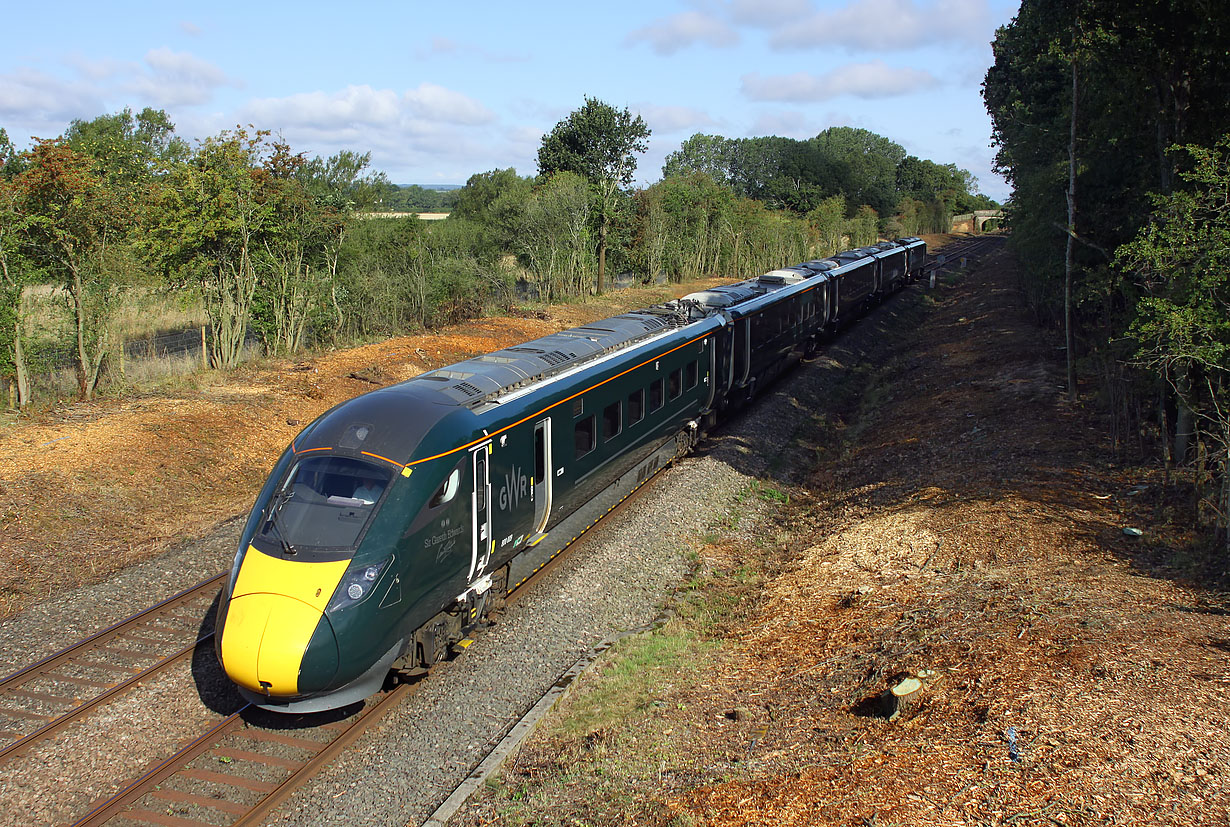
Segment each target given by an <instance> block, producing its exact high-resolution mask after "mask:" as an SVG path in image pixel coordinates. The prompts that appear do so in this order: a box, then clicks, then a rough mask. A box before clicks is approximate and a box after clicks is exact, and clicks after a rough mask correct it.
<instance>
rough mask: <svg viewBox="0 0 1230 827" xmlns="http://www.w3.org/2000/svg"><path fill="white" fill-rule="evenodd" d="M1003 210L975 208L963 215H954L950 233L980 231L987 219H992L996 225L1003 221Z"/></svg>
mask: <svg viewBox="0 0 1230 827" xmlns="http://www.w3.org/2000/svg"><path fill="white" fill-rule="evenodd" d="M1003 220H1004V211H1003V210H975V211H974V212H967V213H966V214H965V215H954V216H953V217H952V226H951V228H950V229H949V232H950V233H980V232H982V229H983V227H985V226H986V224H987V222H988V221H994V222H995V226H996V227H998V226H1000V225H1001V224H1002V223H1003Z"/></svg>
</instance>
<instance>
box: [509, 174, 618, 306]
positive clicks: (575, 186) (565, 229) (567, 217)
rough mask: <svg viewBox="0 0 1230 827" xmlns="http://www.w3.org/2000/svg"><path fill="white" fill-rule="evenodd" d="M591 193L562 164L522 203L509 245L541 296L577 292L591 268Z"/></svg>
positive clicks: (586, 184) (584, 182)
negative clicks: (512, 247) (514, 242)
mask: <svg viewBox="0 0 1230 827" xmlns="http://www.w3.org/2000/svg"><path fill="white" fill-rule="evenodd" d="M592 195H593V193H592V185H591V182H589V181H587V180H586V179H585V178H584V177H582V176H581V175H578V174H577V173H574V172H569V171H567V170H564V171H561V172H556V173H555V174H553V175H551V176H549V177H547V178H546V179H545V180H544V181H542V182H541V183H540V184H539V186H538V187H537V188H535V190H534V192H533V194H532V195H531V196H530V197H529V199H528V200H527V201H526V203H525V208H524V211H523V212H522V214H521V219H520V230H519V232H518V233H517V235H516V237H517V241H516V244H515V245H514V249H515V250H516V252H517V255H518V258H520V259H521V260H522V261H523V262H524V263H525V265H526V266H527V267H528V268H529V270H530V272H531V273H533V274H534V277H535V281H536V282H537V284H538V288H539V295H540V297H541V298H542V299H544V300H546V301H552V300H554V299H557V298H560V297H561V296H569V295H579V294H580V293H581V292H583V291H584V290H585V288H586V286H587V285H588V284H589V279H590V277H591V276H592V275H593V273H594V271H595V269H596V266H597V262H595V260H594V245H593V239H592V236H591V233H590V227H591V225H592V224H593V221H592V217H591V210H592V209H593V205H594V199H593V197H592Z"/></svg>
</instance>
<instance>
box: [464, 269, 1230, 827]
mask: <svg viewBox="0 0 1230 827" xmlns="http://www.w3.org/2000/svg"><path fill="white" fill-rule="evenodd" d="M1014 284H1015V272H1014V271H1013V270H1012V268H1011V265H1010V262H1008V260H1007V258H1006V257H1003V256H1001V257H998V258H995V259H991V260H988V261H986V262H984V264H983V266H982V267H981V268H980V269H979V271H978V272H975V273H972V274H969V275H967V276H965V277H963V279H961V280H960V281H958V282H957V283H956V284H955V285H952V286H943V285H942V286H941V288H940V289H939V290H937V291H935V293H933V294H928V295H927V296H926V297H923V298H922V299H921V300H922V301H923V302H924V303H931V302H934V303H935V305H936V306H934V307H933V308H932V309H931V310H929V311H927V313H926V315H925V316H924V319H925V324H924V325H923V326H922V327H921V329H919V330H918V331H917V332H916V334H912V336H913V337H914V339H915V341H914V342H913V344H912V345H909V346H905V347H898V348H897V349H896V355H895V356H894V357H891V358H889V359H888V360H887V361H886V362H885V363H884V364H882V365H879V366H877V367H876V368H873V372H872V375H871V377H870V379H869V381H868V385H867V388H866V389H865V391H864V392H863V394H862V397H861V399H859V400H855V401H854V403H853V404H851V405H848V406H847V408H845V409H843V408H841V407H840V405H839V406H838V407H837V408H836V409H834V410H832V411H830V412H828V413H826V414H825V418H826V419H827V420H828V421H829V423H830V427H829V428H828V432H827V433H818V434H817V435H816V443H817V444H816V446H815V448H816V453H817V455H818V457H819V458H820V459H819V461H818V462H817V463H816V464H815V466H814V470H813V471H812V472H811V473H810V475H808V477H807V478H806V480H805V481H804V483H803V484H801V485H797V486H795V487H794V488H793V489H792V490H790V494H791V502H790V504H789V505H786V506H784V507H783V508H782V510H781V513H780V515H779V517H778V522H779V525H778V526H777V529H776V531H775V533H774V532H770V533H768V534H767V536H766V542H765V543H764V546H763V547H762V548H759V549H756V548H746V547H732V546H731V545H729V544H724V543H722V542H721V541H720V540H719V541H717V542H716V543H715V544H713V545H710V546H707V547H705V548H702V549H700V555H701V560H702V564H703V566H704V567H707V568H708V569H709V570H711V571H713V572H715V573H716V575H715V576H716V582H717V583H718V584H720V585H722V586H723V587H724V588H726V589H727V590H728V595H727V599H728V600H729V601H731V602H733V603H735V604H737V605H740V606H745V607H746V610H745V611H737V612H735V613H734V615H733V617H732V618H731V619H730V620H729V621H728V622H727V623H726V624H725V626H724V627H723V628H721V629H719V630H717V632H716V633H715V635H716V637H718V638H720V639H722V640H724V641H728V642H731V641H733V643H728V644H727V645H725V646H724V648H723V650H722V651H723V652H724V653H725V654H724V656H723V657H722V658H721V659H720V661H719V662H718V663H717V664H716V665H714V666H712V667H710V668H704V669H702V670H697V673H696V674H694V675H692V676H690V678H689V679H688V680H686V681H683V682H682V683H681V682H679V681H677V680H676V681H673V682H667V683H665V684H664V685H662V686H661V687H659V689H660V694H657V695H656V696H655V697H654V699H653V703H652V704H651V705H649V706H647V707H645V708H643V709H641V708H638V709H637V710H636V711H635V712H634V713H633V719H632V720H630V721H628V723H627V725H626V726H625V727H616V728H615V729H614V730H607V731H596V732H588V733H587V732H585V731H581V732H580V733H578V732H576V731H575V730H576V727H577V726H578V724H577V723H575V722H574V723H572V724H569V723H568V722H567V715H568V714H569V712H570V711H571V710H574V709H580V710H584V709H585V708H586V706H585V705H586V704H587V703H590V702H589V701H588V700H587V699H586V695H587V693H592V692H598V691H601V690H600V680H599V679H597V678H593V677H592V676H588V675H587V676H586V678H585V679H583V680H582V682H581V685H580V688H579V689H578V691H577V692H576V693H575V694H574V696H573V697H571V698H569V699H568V700H567V701H566V702H565V703H564V704H562V705H561V707H562V708H561V709H560V710H559V711H558V713H557V716H556V718H555V719H554V722H552V721H548V722H547V723H546V725H545V726H544V727H543V729H541V730H540V732H539V733H538V734H536V735H535V736H534V737H533V738H532V739H531V740H530V741H529V742H527V744H526V745H525V746H523V748H522V749H521V750H520V752H519V754H517V755H515V756H514V757H513V758H511V759H510V761H509V763H508V765H507V768H506V770H505V775H504V779H503V780H502V782H501V784H500V785H499V786H498V787H494V788H491V789H489V790H487V791H486V793H485V794H484V796H483V797H482V800H481V801H479V802H478V803H476V804H475V805H472V806H471V808H470V809H469V810H467V811H466V813H465V815H464V817H463V818H462V823H463V824H465V825H475V826H476V827H477V825H486V824H504V823H514V824H522V823H534V824H544V825H547V824H551V825H554V824H560V825H563V824H572V823H574V822H573V821H572V820H571V819H573V818H580V819H581V821H580V822H577V823H581V822H584V823H619V822H623V823H640V824H662V825H670V827H683V825H715V826H716V825H722V826H723V827H724V826H725V825H818V824H832V825H858V826H859V827H864V826H866V825H889V824H895V825H1020V824H1028V825H1035V824H1056V825H1078V824H1079V825H1094V824H1098V825H1101V824H1139V825H1145V824H1149V825H1152V824H1180V825H1195V824H1201V825H1225V824H1227V823H1230V770H1227V766H1228V765H1230V744H1228V743H1227V740H1226V732H1227V729H1228V728H1230V726H1228V725H1230V712H1228V711H1227V709H1228V706H1227V699H1228V698H1230V668H1228V667H1227V659H1228V657H1230V611H1228V609H1230V605H1228V601H1227V600H1226V595H1225V594H1221V593H1217V592H1214V591H1211V590H1206V589H1203V588H1200V587H1198V586H1195V585H1191V584H1186V583H1184V582H1182V580H1181V579H1180V577H1179V570H1178V569H1176V568H1172V567H1171V564H1172V563H1174V564H1177V563H1180V562H1182V561H1181V560H1180V559H1179V556H1181V554H1182V553H1183V551H1182V550H1183V548H1184V544H1185V543H1186V541H1187V536H1186V535H1187V530H1186V525H1185V517H1184V512H1182V511H1181V510H1178V511H1176V510H1175V509H1174V508H1173V507H1171V506H1170V505H1168V501H1167V499H1166V497H1165V496H1164V492H1163V491H1162V490H1161V486H1160V485H1159V482H1160V480H1159V479H1158V477H1159V476H1160V475H1157V474H1156V472H1154V471H1150V470H1146V469H1140V468H1134V467H1131V466H1126V465H1121V464H1117V463H1115V462H1113V461H1111V458H1110V457H1109V456H1108V454H1109V452H1108V451H1107V445H1106V440H1105V437H1104V436H1103V434H1104V433H1105V430H1104V429H1101V428H1099V425H1100V423H1099V422H1098V420H1097V415H1096V412H1095V411H1094V410H1093V409H1092V408H1088V409H1087V408H1084V407H1082V406H1079V405H1077V406H1072V405H1070V404H1068V403H1067V402H1066V401H1065V396H1064V394H1063V379H1062V364H1060V363H1059V362H1057V353H1058V351H1057V350H1056V349H1055V348H1054V346H1053V343H1051V342H1048V341H1047V339H1046V337H1045V336H1044V335H1042V334H1041V333H1040V332H1039V331H1038V330H1037V329H1036V328H1034V327H1033V326H1032V324H1031V323H1030V321H1029V319H1028V318H1027V315H1026V313H1025V312H1024V311H1023V310H1021V309H1020V307H1019V300H1018V296H1017V294H1016V292H1015V290H1014V289H1013V285H1014ZM903 298H905V299H906V300H907V301H909V300H910V297H908V296H907V297H903ZM1125 527H1136V528H1140V529H1141V530H1143V532H1144V534H1143V536H1142V537H1140V538H1131V537H1128V536H1126V535H1125V534H1124V533H1123V529H1124V528H1125ZM749 571H752V572H760V573H761V577H759V578H752V580H751V582H744V581H746V580H747V572H749ZM907 675H922V676H923V689H922V690H921V691H920V693H919V696H918V698H917V699H916V700H915V702H914V704H913V705H912V706H907V707H906V708H905V709H904V711H903V712H902V713H901V714H900V716H899V717H898V718H897V719H896V720H895V721H892V722H889V721H888V720H885V718H884V717H883V712H882V710H883V707H882V706H881V704H880V701H879V699H880V696H881V695H882V693H883V692H884V691H885V690H886V689H888V688H889V687H890V686H893V685H895V684H897V683H898V682H899V681H901V680H902V679H903V678H904V677H905V676H907ZM641 715H643V716H644V717H643V719H642V718H640V717H637V716H641ZM644 755H652V756H655V757H654V759H653V761H652V762H651V763H653V764H654V765H656V766H653V767H650V771H649V772H645V770H644V767H643V766H641V765H643V764H644V763H645V762H644V761H639V762H638V761H637V760H636V758H635V757H634V756H644ZM659 757H660V760H659ZM522 801H524V802H525V804H524V805H522V804H520V803H519V802H522Z"/></svg>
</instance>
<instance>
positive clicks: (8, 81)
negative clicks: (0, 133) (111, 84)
mask: <svg viewBox="0 0 1230 827" xmlns="http://www.w3.org/2000/svg"><path fill="white" fill-rule="evenodd" d="M102 107H103V103H102V101H101V99H100V98H99V96H98V94H97V93H96V91H95V90H94V89H93V88H92V87H91V86H90V85H89V84H82V83H74V82H72V81H68V80H65V79H62V78H58V77H55V76H52V75H48V74H45V73H43V72H39V71H37V70H34V69H26V68H23V69H18V70H17V71H16V72H12V73H10V74H7V75H0V118H3V125H4V126H6V127H7V128H8V132H9V137H10V138H12V139H13V141H14V142H15V143H17V142H18V141H19V140H20V139H21V133H22V132H25V133H26V134H28V135H31V136H35V135H36V136H38V137H40V138H52V137H55V136H56V135H59V134H60V133H62V132H63V131H64V129H65V127H67V126H68V123H69V121H71V120H73V119H74V118H92V117H94V116H95V115H98V114H99V113H100V112H102V111H103V108H102Z"/></svg>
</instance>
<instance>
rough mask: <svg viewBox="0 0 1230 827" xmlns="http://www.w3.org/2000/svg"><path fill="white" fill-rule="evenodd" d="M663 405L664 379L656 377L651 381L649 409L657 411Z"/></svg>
mask: <svg viewBox="0 0 1230 827" xmlns="http://www.w3.org/2000/svg"><path fill="white" fill-rule="evenodd" d="M661 407H662V380H661V379H655V380H653V381H652V382H650V383H649V410H650V411H656V410H657V409H658V408H661Z"/></svg>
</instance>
